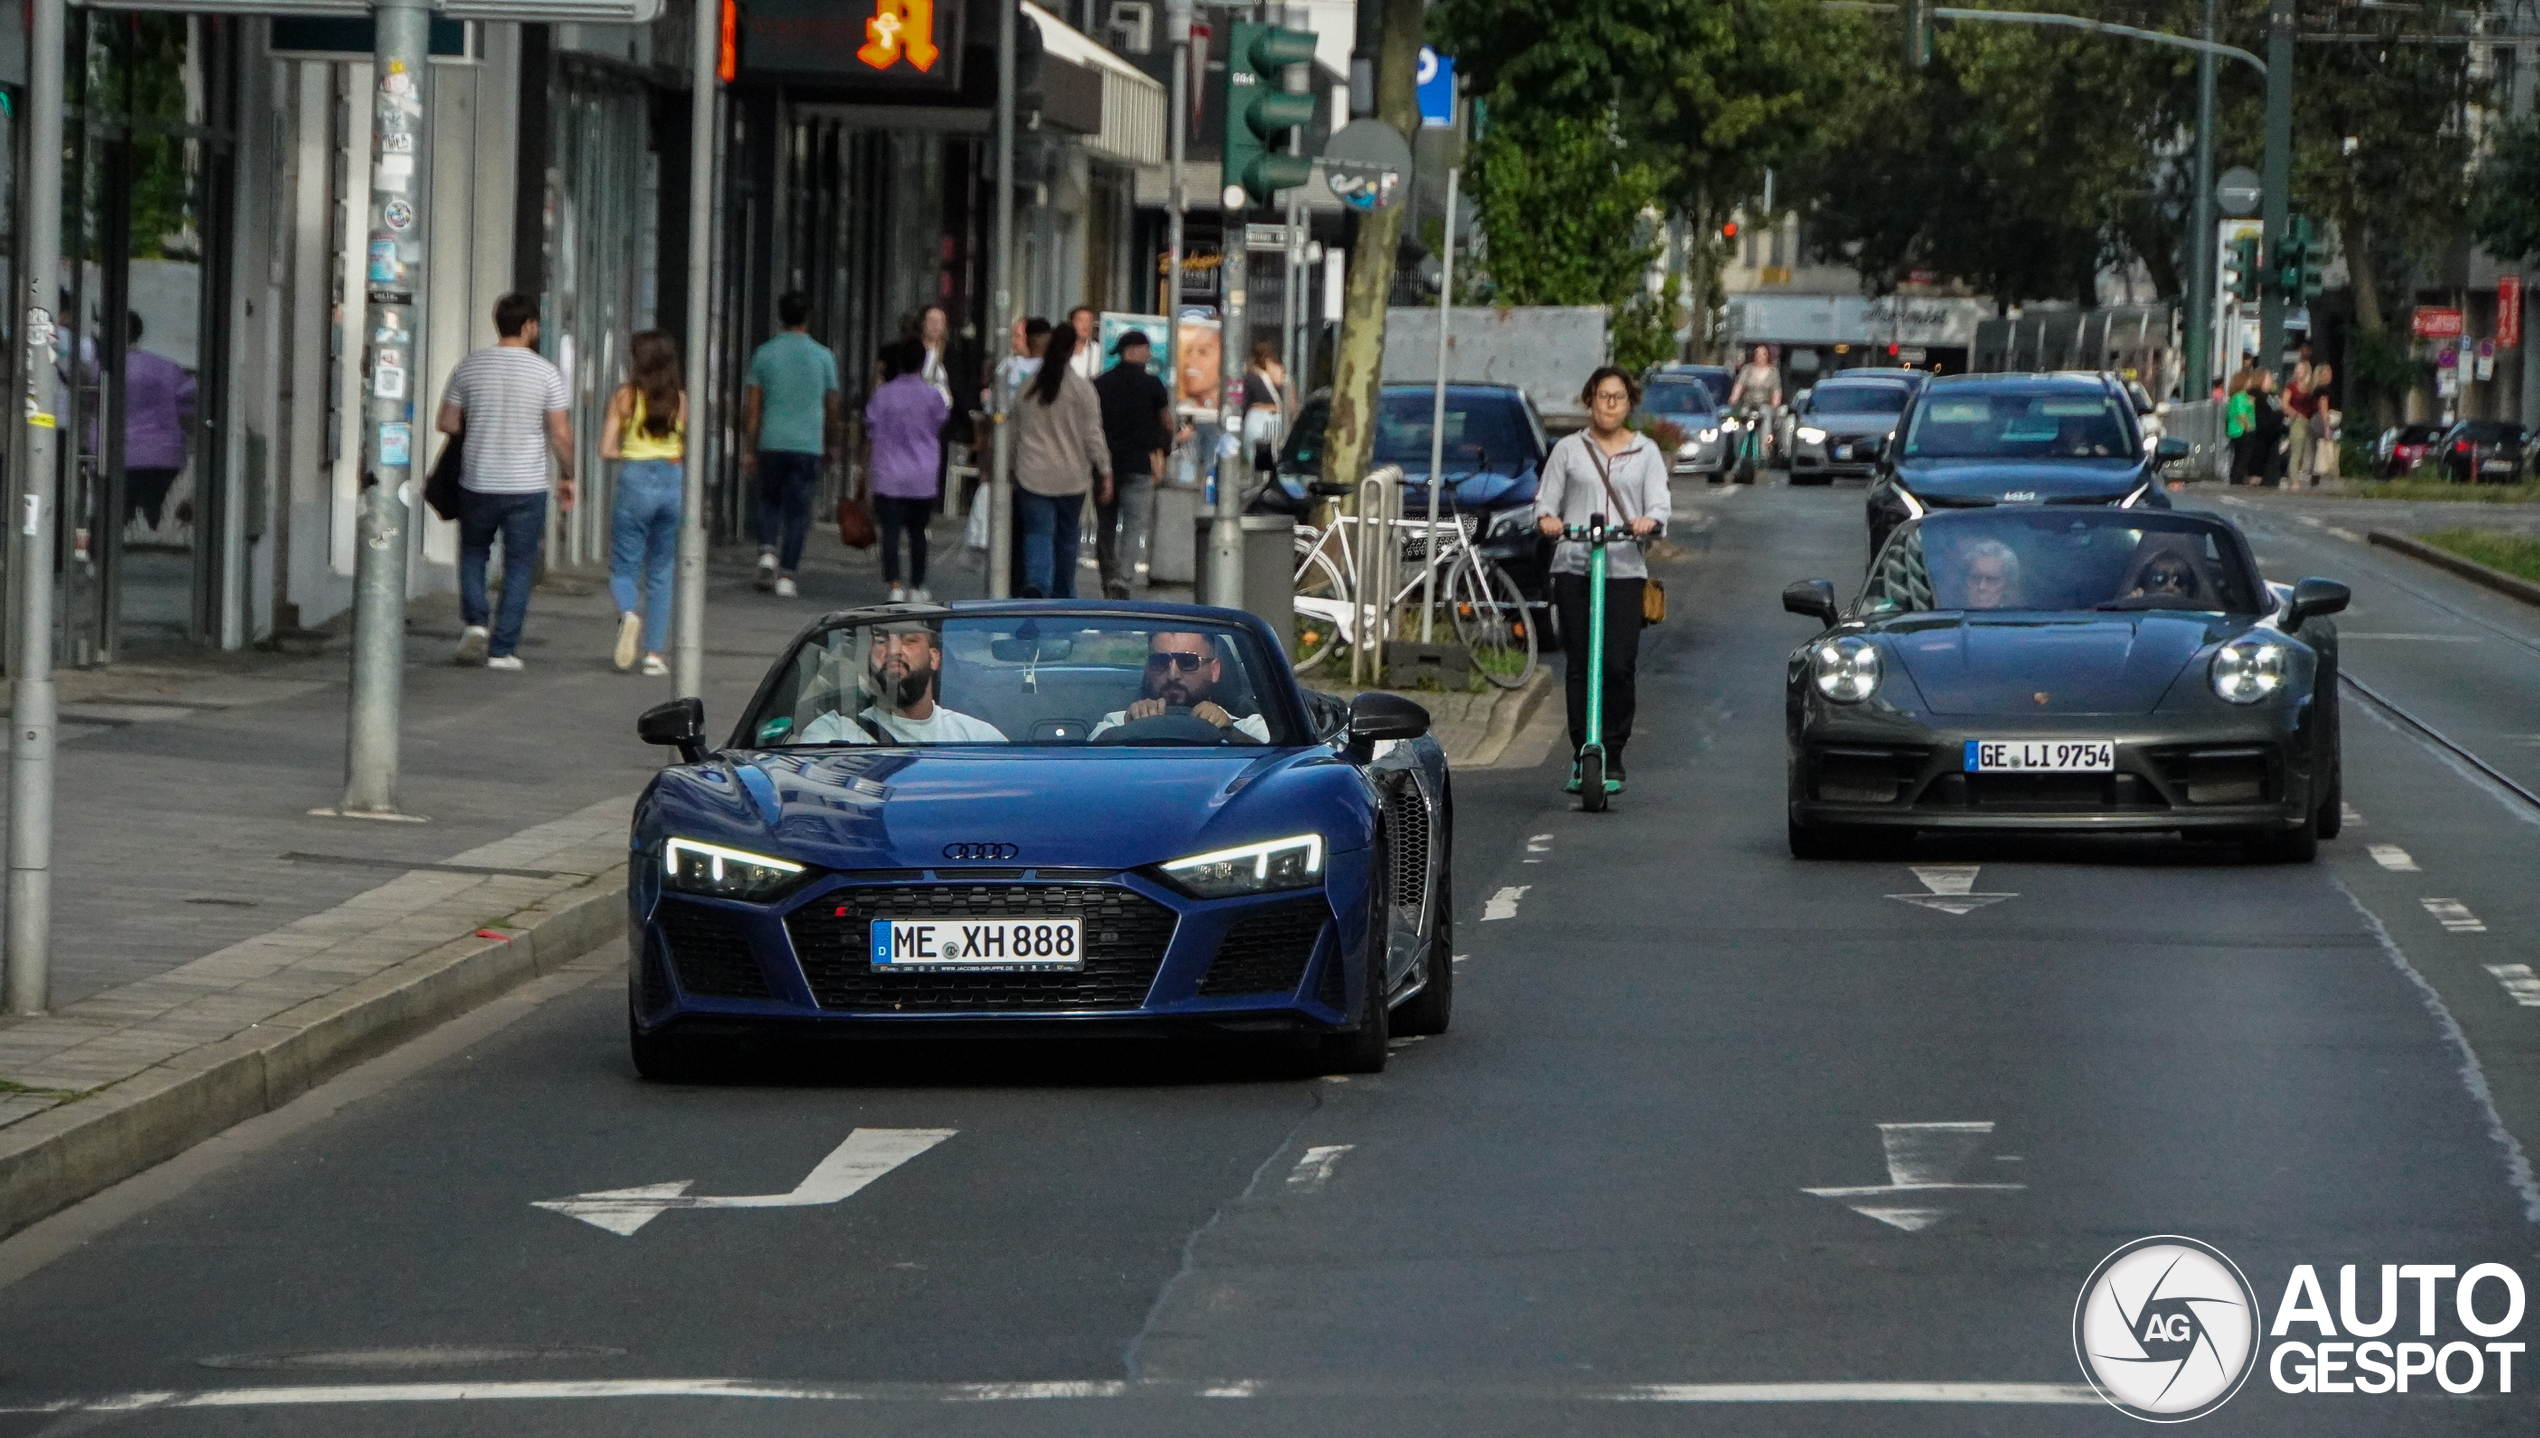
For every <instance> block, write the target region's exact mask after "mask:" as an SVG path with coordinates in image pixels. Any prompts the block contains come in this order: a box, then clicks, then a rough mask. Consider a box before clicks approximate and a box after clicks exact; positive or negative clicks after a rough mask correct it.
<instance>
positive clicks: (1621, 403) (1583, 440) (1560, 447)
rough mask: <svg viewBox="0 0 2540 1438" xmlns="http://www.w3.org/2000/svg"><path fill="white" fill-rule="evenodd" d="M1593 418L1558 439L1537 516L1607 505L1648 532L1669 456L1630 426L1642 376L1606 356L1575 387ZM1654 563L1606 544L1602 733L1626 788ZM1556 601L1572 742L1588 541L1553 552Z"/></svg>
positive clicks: (1610, 774)
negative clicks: (1644, 605)
mask: <svg viewBox="0 0 2540 1438" xmlns="http://www.w3.org/2000/svg"><path fill="white" fill-rule="evenodd" d="M1579 400H1580V402H1581V403H1583V404H1585V405H1586V406H1587V410H1588V427H1587V428H1586V429H1583V430H1580V431H1579V432H1578V433H1576V434H1573V435H1570V436H1568V437H1566V438H1564V439H1563V440H1562V441H1561V442H1560V443H1559V444H1556V445H1554V446H1553V447H1552V454H1551V456H1550V457H1549V458H1547V459H1546V460H1545V461H1544V466H1543V479H1542V483H1541V484H1540V485H1539V486H1538V487H1537V489H1536V491H1535V526H1536V528H1538V529H1540V530H1541V531H1542V532H1543V533H1545V534H1547V535H1552V536H1555V537H1558V536H1559V535H1560V533H1561V531H1562V530H1563V529H1564V528H1565V527H1573V526H1578V525H1584V524H1586V523H1587V522H1588V521H1589V519H1590V518H1592V517H1594V516H1596V515H1600V514H1601V515H1604V516H1605V521H1606V523H1607V524H1608V525H1609V526H1612V527H1616V528H1624V529H1628V530H1629V531H1630V532H1631V533H1632V534H1634V535H1639V536H1647V535H1652V534H1655V533H1657V532H1658V531H1660V530H1662V529H1664V528H1666V525H1667V516H1668V514H1669V512H1670V506H1669V503H1668V497H1667V460H1666V457H1665V456H1664V455H1662V454H1660V453H1659V450H1658V446H1657V445H1656V444H1655V443H1653V442H1651V440H1650V439H1649V437H1648V436H1647V435H1644V434H1640V433H1637V432H1635V431H1633V430H1630V429H1627V428H1625V427H1624V423H1623V422H1624V421H1625V420H1627V419H1629V418H1631V414H1632V409H1633V407H1634V406H1636V405H1638V404H1639V403H1640V384H1639V382H1638V381H1636V380H1634V379H1633V378H1632V377H1631V376H1630V375H1628V374H1626V373H1624V372H1623V371H1621V370H1619V369H1616V368H1615V367H1614V366H1612V365H1606V366H1603V367H1602V368H1600V369H1598V370H1597V372H1596V373H1594V374H1592V375H1590V376H1588V382H1587V388H1586V389H1584V390H1582V391H1581V392H1580V394H1579ZM1648 584H1649V564H1648V561H1647V560H1646V559H1644V558H1643V557H1642V555H1641V546H1640V545H1638V544H1629V543H1616V544H1613V545H1610V546H1608V547H1607V549H1606V552H1605V676H1604V677H1605V688H1604V696H1603V715H1602V718H1603V723H1602V726H1601V727H1602V733H1601V734H1600V736H1599V737H1600V738H1601V739H1602V740H1603V742H1604V745H1605V754H1606V760H1605V766H1606V767H1605V788H1606V792H1607V793H1609V794H1619V793H1621V792H1622V790H1623V746H1624V745H1625V744H1626V743H1628V742H1630V740H1631V737H1632V705H1633V699H1634V693H1635V691H1634V687H1633V680H1634V677H1635V675H1636V673H1637V671H1638V669H1639V661H1640V628H1641V618H1640V616H1641V599H1642V592H1643V591H1644V590H1645V589H1646V588H1647V587H1648ZM1552 602H1553V606H1554V608H1555V610H1556V611H1557V612H1558V613H1559V615H1560V617H1561V652H1562V656H1563V661H1562V671H1563V677H1564V679H1565V681H1566V685H1567V688H1568V691H1569V701H1570V702H1569V709H1570V752H1571V753H1572V755H1573V756H1575V755H1576V754H1577V753H1578V750H1579V746H1580V745H1581V744H1583V743H1585V742H1586V740H1587V693H1588V689H1587V686H1588V546H1587V544H1586V543H1585V542H1583V541H1580V540H1570V539H1565V540H1562V542H1561V543H1560V545H1559V546H1558V547H1556V548H1555V549H1554V550H1553V552H1552ZM1567 788H1568V791H1569V792H1570V793H1573V794H1575V793H1577V792H1579V764H1578V760H1577V759H1576V758H1575V757H1573V758H1572V760H1571V762H1570V782H1569V784H1568V786H1567Z"/></svg>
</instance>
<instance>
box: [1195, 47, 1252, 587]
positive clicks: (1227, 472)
mask: <svg viewBox="0 0 2540 1438" xmlns="http://www.w3.org/2000/svg"><path fill="white" fill-rule="evenodd" d="M1237 63H1238V61H1237V59H1236V58H1235V57H1231V56H1230V57H1229V58H1228V59H1227V61H1226V69H1227V72H1228V73H1229V74H1232V73H1233V71H1234V68H1235V66H1236V64H1237ZM1227 103H1228V104H1229V105H1231V104H1233V103H1234V102H1233V100H1232V99H1231V98H1230V99H1229V100H1228V101H1227ZM1218 198H1219V199H1220V200H1221V201H1222V202H1223V203H1224V205H1225V220H1224V233H1225V236H1226V239H1225V243H1223V244H1221V245H1219V246H1218V249H1219V250H1220V252H1222V254H1223V256H1224V258H1222V259H1221V260H1220V261H1219V266H1220V268H1219V271H1218V273H1219V274H1220V275H1221V276H1222V277H1223V278H1222V279H1221V281H1220V283H1222V284H1223V285H1224V287H1225V306H1224V308H1223V309H1222V310H1220V311H1219V313H1220V315H1221V316H1222V318H1221V319H1220V320H1219V321H1218V323H1219V326H1220V328H1219V331H1218V344H1217V362H1218V368H1219V373H1220V378H1221V380H1222V383H1220V384H1219V385H1218V387H1217V389H1218V394H1217V414H1218V425H1217V504H1216V513H1215V516H1214V517H1213V518H1212V519H1210V521H1209V524H1208V592H1207V593H1206V594H1203V595H1201V596H1200V602H1201V603H1203V604H1214V605H1218V606H1220V607H1222V608H1226V609H1241V608H1243V607H1244V479H1245V478H1246V476H1247V474H1248V471H1249V470H1250V467H1251V464H1252V456H1251V455H1249V454H1246V453H1244V403H1243V399H1244V361H1245V358H1246V354H1245V352H1246V351H1247V350H1249V349H1250V348H1251V345H1250V344H1248V343H1247V342H1246V341H1247V337H1248V335H1249V333H1250V332H1249V331H1248V330H1247V329H1246V327H1245V320H1244V270H1245V267H1246V256H1245V253H1244V251H1245V249H1246V246H1245V244H1244V219H1245V216H1246V215H1247V214H1249V213H1250V210H1249V206H1250V205H1251V203H1252V197H1251V196H1249V195H1247V194H1245V193H1244V187H1243V185H1242V184H1240V183H1239V182H1237V181H1236V180H1234V179H1233V178H1232V177H1229V178H1228V179H1227V182H1226V192H1225V193H1224V194H1223V195H1220V196H1219V197H1218Z"/></svg>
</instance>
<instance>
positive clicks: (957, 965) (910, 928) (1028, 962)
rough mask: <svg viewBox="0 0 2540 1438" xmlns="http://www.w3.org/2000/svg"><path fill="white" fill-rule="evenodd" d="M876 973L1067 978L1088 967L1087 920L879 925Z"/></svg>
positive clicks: (891, 921)
mask: <svg viewBox="0 0 2540 1438" xmlns="http://www.w3.org/2000/svg"><path fill="white" fill-rule="evenodd" d="M872 935H873V967H875V968H877V969H891V970H894V971H899V972H905V973H920V974H922V973H1017V974H1040V973H1063V972H1067V971H1071V970H1075V969H1081V968H1083V967H1084V966H1085V921H1084V920H1082V919H875V920H873V924H872Z"/></svg>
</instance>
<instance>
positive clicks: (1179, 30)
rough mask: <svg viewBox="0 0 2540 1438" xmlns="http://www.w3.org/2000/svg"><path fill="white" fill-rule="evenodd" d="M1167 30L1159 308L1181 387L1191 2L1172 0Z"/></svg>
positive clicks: (1166, 16) (1166, 9) (1167, 12)
mask: <svg viewBox="0 0 2540 1438" xmlns="http://www.w3.org/2000/svg"><path fill="white" fill-rule="evenodd" d="M1164 30H1165V37H1166V38H1167V39H1168V40H1170V41H1171V42H1172V45H1173V114H1172V118H1171V119H1170V121H1169V122H1168V124H1167V133H1168V134H1170V135H1171V136H1172V139H1171V141H1170V144H1171V157H1172V162H1173V179H1172V199H1171V201H1170V203H1171V206H1172V209H1171V211H1170V218H1169V219H1168V220H1167V221H1166V228H1165V238H1164V293H1163V297H1162V298H1161V299H1159V300H1158V301H1157V302H1156V306H1155V308H1156V311H1157V313H1159V314H1161V315H1163V316H1164V328H1165V334H1164V352H1165V353H1166V354H1169V355H1172V356H1173V357H1174V361H1173V362H1174V369H1175V375H1174V383H1175V384H1176V385H1178V384H1179V383H1180V367H1181V343H1182V338H1181V334H1182V224H1183V218H1182V217H1183V212H1184V211H1186V210H1188V209H1189V208H1190V206H1191V197H1190V191H1189V189H1188V187H1186V186H1185V185H1184V184H1183V183H1182V160H1183V152H1184V151H1185V150H1187V149H1188V148H1189V146H1190V132H1191V0H1171V3H1170V4H1168V5H1166V6H1165V7H1164Z"/></svg>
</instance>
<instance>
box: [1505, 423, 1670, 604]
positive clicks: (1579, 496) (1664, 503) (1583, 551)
mask: <svg viewBox="0 0 2540 1438" xmlns="http://www.w3.org/2000/svg"><path fill="white" fill-rule="evenodd" d="M1598 454H1599V451H1598V449H1597V447H1596V438H1595V436H1594V435H1593V434H1591V433H1590V432H1589V431H1587V430H1584V429H1583V430H1580V431H1579V432H1578V433H1576V434H1573V435H1570V436H1568V437H1566V438H1564V439H1563V440H1562V441H1561V442H1560V443H1559V444H1556V445H1554V446H1553V447H1552V455H1551V457H1550V458H1548V459H1546V460H1545V461H1544V462H1543V482H1542V483H1541V484H1540V485H1539V486H1537V487H1536V490H1535V513H1536V514H1537V515H1539V516H1540V515H1546V514H1549V515H1553V516H1555V517H1557V518H1558V519H1560V521H1561V522H1562V523H1563V524H1564V525H1571V524H1585V523H1587V522H1588V520H1589V518H1590V517H1591V516H1594V515H1599V514H1602V515H1604V516H1605V518H1606V522H1607V523H1609V524H1613V525H1616V526H1618V527H1619V526H1622V525H1625V524H1628V523H1629V522H1630V521H1632V520H1635V519H1654V520H1657V521H1658V528H1659V530H1660V531H1661V532H1663V531H1664V530H1665V529H1666V528H1667V518H1668V516H1669V514H1671V513H1672V512H1673V505H1672V504H1671V503H1670V501H1669V499H1668V495H1667V461H1666V458H1665V456H1663V455H1661V454H1660V453H1659V452H1658V446H1657V445H1656V444H1655V443H1653V442H1651V440H1650V438H1649V436H1647V435H1645V434H1635V435H1633V436H1632V442H1631V445H1630V447H1629V448H1627V449H1625V450H1624V451H1623V452H1622V453H1621V454H1617V455H1612V456H1608V457H1607V458H1606V461H1605V464H1606V475H1605V478H1606V480H1607V481H1609V482H1610V483H1611V484H1612V485H1613V490H1614V493H1613V498H1611V499H1608V498H1607V497H1606V486H1605V484H1604V483H1600V482H1599V480H1598V474H1597V456H1598ZM1618 504H1619V505H1620V510H1619V512H1618V511H1617V508H1616V506H1617V505H1618ZM1552 572H1553V573H1555V574H1585V573H1587V572H1588V547H1587V545H1586V544H1585V543H1583V542H1581V541H1578V540H1573V539H1565V540H1563V541H1561V543H1560V545H1559V547H1557V548H1555V549H1554V550H1553V551H1552ZM1605 577H1606V578H1608V579H1646V578H1648V577H1649V564H1648V561H1646V560H1644V559H1643V558H1642V557H1641V552H1640V546H1639V545H1637V544H1609V545H1607V546H1606V547H1605Z"/></svg>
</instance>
